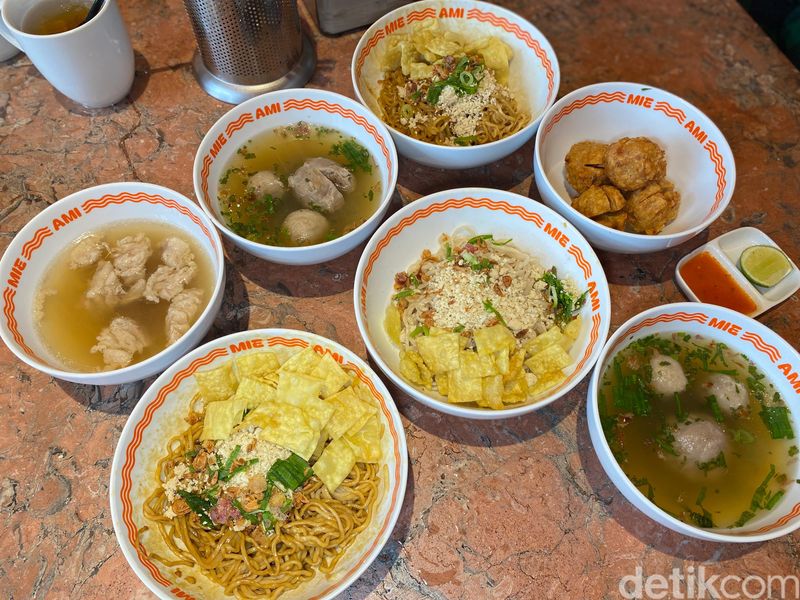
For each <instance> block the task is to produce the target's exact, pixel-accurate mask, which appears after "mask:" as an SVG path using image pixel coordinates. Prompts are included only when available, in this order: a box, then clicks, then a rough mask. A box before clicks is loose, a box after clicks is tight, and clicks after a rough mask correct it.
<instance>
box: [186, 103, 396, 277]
mask: <svg viewBox="0 0 800 600" xmlns="http://www.w3.org/2000/svg"><path fill="white" fill-rule="evenodd" d="M298 123H304V124H306V125H301V126H300V127H301V128H302V129H300V128H298V129H297V130H296V131H298V132H302V134H301V133H298V138H299V137H301V135H302V136H304V137H305V139H307V140H308V142H307V144H306V148H308V145H313V146H314V148H313V149H312V150H313V152H314V154H313V156H314V158H318V157H320V158H323V159H325V160H334V161H338V162H339V164H340V165H344V164H347V165H348V167H347V168H348V169H349V170H350V171H351V173H350V174H349V175H348V173H346V172H345V173H344V175H345V176H351V177H352V178H353V180H354V181H355V182H356V184H355V188H354V189H353V190H350V191H349V192H348V191H347V190H344V192H345V193H344V202H343V204H342V205H335V204H326V202H327V201H326V200H325V197H323V198H322V199H317V198H316V196H314V197H311V198H309V197H308V196H307V194H308V193H312V194H317V193H323V192H324V193H325V194H328V193H330V194H332V196H331V197H333V195H337V196H338V198H339V200H341V199H342V194H341V193H340V192H339V191H337V188H336V187H334V184H333V183H332V182H331V181H330V180H329V179H328V178H326V176H324V175H321V179H320V181H319V182H320V183H321V184H325V186H327V188H331V189H330V190H327V188H322V187H320V186H317V187H313V188H311V192H307V191H303V192H302V193H303V194H306V195H304V196H303V200H301V199H300V196H298V195H297V194H298V192H297V190H298V189H300V188H299V187H295V185H294V183H293V182H294V181H301V180H303V181H305V182H308V181H309V178H308V177H307V176H305V175H304V176H303V177H300V175H301V173H300V169H299V167H300V165H301V164H302V163H303V158H311V156H308V157H306V156H305V155H302V156H301V157H300V159H297V158H296V157H290V156H289V154H288V153H286V151H285V149H286V148H289V147H290V146H291V144H290V143H289V142H292V143H294V142H295V140H286V139H283V138H281V139H277V138H279V137H281V136H282V135H283V136H284V137H285V134H282V133H279V131H280V132H283V131H285V130H279V128H283V127H286V126H293V125H296V124H298ZM278 130H279V131H278ZM270 132H274V135H275V136H276V139H275V140H268V141H266V143H265V144H264V143H261V142H259V138H261V140H262V142H264V139H265V138H264V136H269V135H270ZM331 136H334V137H335V138H336V139H337V140H343V141H345V142H350V143H352V142H355V144H357V145H358V146H356V148H357V150H358V151H361V152H364V151H366V153H368V155H369V158H368V161H367V162H368V163H369V164H365V166H363V167H361V168H351V167H350V166H349V165H350V164H352V163H346V162H345V160H350V159H349V158H347V157H348V156H349V155H348V154H347V152H342V150H340V149H338V148H334V146H335V145H336V144H334V142H332V141H330V140H331ZM326 140H327V141H326ZM317 142H319V144H317ZM337 144H338V145H339V146H342V145H343V144H340V143H338V142H337ZM317 145H318V146H319V150H318V154H317V150H316V148H317ZM295 146H296V144H295ZM347 149H348V148H344V150H345V151H346V150H347ZM312 150H306V151H312ZM301 152H302V151H301ZM268 153H272V154H268ZM268 157H273V158H274V159H275V160H274V161H273V160H272V159H269V162H270V164H267V165H263V164H260V163H259V160H267V158H268ZM357 158H358V157H357ZM237 159H238V160H239V161H240V163H239V167H237V168H231V167H230V164H231V163H232V161H234V162H235V161H236V160H237ZM242 159H243V160H242ZM282 160H287V161H294V162H292V165H293V166H292V167H291V170H290V171H288V172H283V171H282V169H284V167H285V166H286V165H283V164H279V161H282ZM251 164H252V165H256V166H253V167H250V165H251ZM372 165H374V166H372ZM287 168H288V167H287ZM340 168H341V167H340ZM248 169H252V170H248ZM367 169H369V172H367ZM376 171H377V172H376ZM256 172H258V173H259V174H258V177H261V176H262V175H263V174H265V173H266V174H267V176H268V177H271V178H272V179H274V180H276V181H277V186H278V187H279V191H277V192H272V188H270V187H269V185H270V184H268V183H263V182H262V183H260V184H256V183H253V182H254V181H255V180H254V179H252V177H253V176H254V175H255V174H256ZM240 176H241V177H246V178H247V179H246V180H245V182H244V183H243V186H244V187H243V189H244V190H250V189H258V190H260V191H258V193H255V192H253V193H252V196H249V197H247V196H242V198H241V204H242V206H243V207H244V208H243V209H242V210H253V211H255V212H252V213H249V214H251V215H254V216H255V217H256V218H255V219H254V220H253V223H256V224H260V223H266V226H269V227H271V228H272V229H274V231H275V232H276V233H275V236H278V235H282V233H281V232H283V231H287V230H288V229H290V228H291V229H292V230H293V231H298V232H300V229H297V230H295V229H294V227H299V228H305V229H303V230H302V231H303V232H304V233H298V235H306V234H309V235H310V233H309V232H311V231H313V230H314V227H317V225H315V224H314V221H309V220H308V218H310V219H312V220H315V221H322V223H323V225H322V227H323V228H324V227H326V225H325V223H326V219H327V220H329V222H330V223H337V222H339V221H338V220H340V219H341V220H343V221H342V224H341V225H340V227H341V229H340V230H337V231H336V232H335V234H334V233H331V232H333V227H332V226H331V229H330V230H329V232H328V233H327V234H325V236H324V237H323V236H322V235H319V236H317V237H315V238H309V239H314V240H316V239H319V240H321V241H320V242H319V243H313V244H308V245H294V246H292V245H277V242H275V243H274V244H273V243H261V242H259V241H253V240H252V239H248V237H243V236H244V235H246V234H247V231H246V230H243V229H242V228H241V227H239V228H238V230H237V231H234V230H233V229H232V227H231V222H230V221H229V220H228V219H227V218H226V216H225V215H223V212H227V211H226V209H225V202H226V198H227V197H228V196H227V194H228V193H227V192H226V191H225V185H227V183H228V179H229V178H231V177H233V178H235V177H240ZM367 177H368V178H370V180H371V179H372V178H374V179H375V180H376V183H374V184H370V185H371V187H370V189H369V190H368V191H367V192H364V193H362V192H363V190H362V188H363V187H364V185H366V184H364V183H363V182H362V179H363V178H367ZM279 178H282V180H281V179H279ZM231 181H233V180H231ZM315 181H316V180H315ZM351 181H352V180H351ZM396 182H397V151H396V150H395V146H394V142H392V137H391V135H389V132H388V130H387V129H386V128H385V127H384V126H383V123H381V121H380V119H378V118H377V117H375V115H373V114H372V113H371V112H369V111H368V110H367V109H366V108H364V107H363V106H362V105H360V104H359V103H358V102H355V101H353V100H351V99H349V98H346V97H345V96H342V95H340V94H335V93H333V92H326V91H323V90H312V89H289V90H282V91H277V92H270V93H267V94H264V95H262V96H258V97H256V98H252V99H250V100H248V101H246V102H243V103H242V104H239V105H238V106H236V107H234V108H232V109H231V110H229V111H228V112H227V113H225V114H224V115H223V116H222V117H221V118H220V119H219V120H218V121H217V122H216V123H215V124H214V125H213V126H212V127H211V129H209V130H208V133H206V135H205V137H204V138H203V141H202V142H201V143H200V147H199V148H198V149H197V155H196V156H195V160H194V189H195V195H196V196H197V199H198V200H199V202H200V206H201V207H202V208H203V210H204V211H205V212H206V214H207V215H208V217H209V218H210V219H211V220H212V221H213V222H214V224H215V225H216V226H217V228H218V229H219V230H220V231H221V232H222V234H223V235H224V236H225V237H226V238H228V239H229V240H230V241H232V242H233V243H234V244H235V245H236V246H238V247H239V248H241V249H242V250H244V251H246V252H249V253H250V254H252V255H254V256H257V257H259V258H263V259H265V260H268V261H270V262H275V263H281V264H287V265H310V264H318V263H321V262H325V261H328V260H332V259H334V258H337V257H339V256H341V255H343V254H346V253H347V252H349V251H350V250H352V249H353V248H355V247H356V246H358V245H359V244H360V243H362V242H363V241H364V240H366V239H367V237H369V235H370V234H371V233H372V232H373V231H374V230H375V228H376V227H377V226H378V223H380V221H381V218H382V217H383V215H384V214H385V213H386V211H387V209H388V208H389V203H390V201H391V199H392V194H393V193H394V189H395V184H396ZM298 185H300V184H298ZM314 185H315V186H316V185H317V184H316V183H315V184H314ZM336 185H337V186H338V185H339V184H338V182H337V184H336ZM378 186H379V188H380V189H379V190H378ZM373 188H374V189H373ZM265 190H266V191H267V195H266V196H263V198H262V195H263V192H264V191H265ZM223 193H225V194H226V198H221V197H220V196H221V194H223ZM247 193H250V192H249V191H248V192H247ZM272 194H277V195H275V196H274V198H273V195H272ZM356 195H357V199H356ZM264 198H266V199H268V200H269V203H268V204H265V203H264V201H263V200H264ZM356 202H357V203H358V204H354V203H356ZM294 203H297V206H296V208H298V209H300V210H298V211H297V212H298V213H300V211H301V210H302V212H303V213H305V217H304V219H305V221H302V220H297V219H296V220H295V224H294V225H293V226H292V227H290V226H289V225H288V224H287V223H288V221H289V219H288V217H289V216H290V215H284V214H283V213H281V210H282V206H284V205H285V206H289V205H293V204H294ZM301 204H303V205H305V209H303V207H302V206H300V205H301ZM328 209H334V210H332V211H331V212H329V211H328ZM287 210H288V209H287ZM355 210H357V211H358V213H357V214H356V213H354V214H353V215H351V212H352V211H355ZM259 211H260V212H259ZM276 211H277V216H276V217H275V222H274V223H273V222H272V220H271V219H272V218H273V217H272V216H271V215H272V214H275V213H276ZM315 213H316V214H315ZM292 214H295V213H292ZM261 217H263V218H261ZM307 217H308V218H307ZM278 220H280V222H278ZM330 223H329V224H330ZM246 225H249V223H248V224H246ZM340 232H342V234H341V235H339V233H340ZM240 234H241V235H240ZM287 235H288V233H287ZM251 237H253V236H251ZM258 239H261V240H262V241H263V240H264V239H265V238H263V237H260V238H258ZM303 239H304V238H303ZM267 241H270V240H267Z"/></svg>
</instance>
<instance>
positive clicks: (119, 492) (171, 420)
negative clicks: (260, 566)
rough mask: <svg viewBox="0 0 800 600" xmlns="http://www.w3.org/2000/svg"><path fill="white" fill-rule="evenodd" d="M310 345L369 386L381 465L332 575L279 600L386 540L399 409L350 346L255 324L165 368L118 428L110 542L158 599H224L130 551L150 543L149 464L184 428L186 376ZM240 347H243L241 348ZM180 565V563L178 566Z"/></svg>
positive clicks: (302, 593) (394, 503) (402, 443)
mask: <svg viewBox="0 0 800 600" xmlns="http://www.w3.org/2000/svg"><path fill="white" fill-rule="evenodd" d="M309 345H311V346H312V347H313V348H314V349H315V350H316V351H318V352H320V353H323V352H330V353H331V354H332V355H333V357H334V358H335V359H336V360H338V361H339V362H340V363H341V364H342V365H343V366H345V367H347V368H349V369H352V370H353V371H355V373H356V375H357V376H358V377H359V379H360V380H361V381H363V382H364V383H366V384H367V386H368V387H369V388H370V389H371V391H372V394H373V397H374V398H375V400H376V402H377V403H378V404H379V405H380V407H381V410H380V411H379V417H380V419H381V422H382V424H383V438H382V439H381V448H382V451H383V456H384V457H385V462H384V465H385V467H386V469H385V470H384V473H385V474H386V475H385V476H384V477H383V483H382V485H381V489H380V495H379V499H378V501H377V504H376V509H375V510H376V512H375V515H374V517H373V522H372V523H371V524H370V525H369V526H368V527H367V529H365V530H364V531H363V532H362V533H360V534H359V537H358V538H357V539H356V541H355V543H354V545H353V546H351V547H350V549H349V550H348V551H347V554H346V556H344V557H343V558H342V560H341V561H340V563H339V566H337V568H336V571H335V572H334V573H333V575H332V576H331V578H326V577H324V576H323V575H321V574H318V575H317V576H316V577H315V578H314V579H312V580H310V581H309V582H306V583H304V584H302V585H301V586H300V587H298V588H296V589H294V590H292V591H289V592H286V593H285V594H284V595H282V596H281V599H282V600H299V599H301V598H302V599H306V598H311V597H313V598H316V599H318V600H327V599H330V598H333V597H335V596H336V595H337V594H339V593H341V592H343V591H344V590H345V589H346V588H347V587H348V586H349V585H350V584H352V583H353V582H354V581H355V580H356V579H358V577H359V576H360V575H361V574H362V573H363V572H364V571H365V570H366V569H367V567H369V565H370V563H372V561H373V560H375V558H376V557H377V556H378V553H380V551H381V548H382V547H383V545H384V544H385V543H386V541H387V540H388V539H389V536H390V535H391V533H392V529H393V528H394V525H395V523H396V522H397V517H398V516H399V514H400V509H401V507H402V503H403V495H404V493H405V487H406V477H407V471H408V455H407V451H406V439H405V432H404V431H403V424H402V421H401V420H400V414H399V413H398V412H397V408H396V407H395V405H394V402H393V401H392V398H391V396H390V395H389V392H388V390H387V389H386V387H385V386H384V385H383V383H382V382H381V380H380V379H379V378H378V376H377V375H376V374H375V373H374V372H373V371H372V369H370V368H369V366H368V365H367V364H366V363H365V362H364V361H363V360H361V359H360V358H359V357H358V356H356V355H355V354H353V353H352V352H351V351H350V350H348V349H347V348H345V347H344V346H341V345H339V344H337V343H335V342H332V341H331V340H328V339H326V338H323V337H321V336H318V335H314V334H313V333H306V332H301V331H293V330H290V329H259V330H254V331H242V332H239V333H234V334H231V335H228V336H225V337H222V338H219V339H217V340H214V341H212V342H209V343H208V344H205V345H204V346H202V347H200V348H197V349H196V350H195V351H194V352H192V353H190V354H188V355H186V356H184V357H183V358H181V359H180V360H178V361H177V362H176V363H175V364H174V365H172V366H171V367H170V368H169V369H168V370H167V371H166V372H164V373H163V374H162V375H161V376H160V377H159V378H158V379H156V381H155V382H154V383H153V385H151V386H150V388H148V390H147V391H146V392H145V393H144V395H143V396H142V399H141V400H140V401H139V403H138V404H137V405H136V407H135V408H134V409H133V412H131V415H130V417H129V418H128V422H127V423H126V424H125V428H124V429H123V430H122V435H121V436H120V439H119V442H118V443H117V449H116V451H115V452H114V462H113V464H112V466H111V485H110V488H109V498H110V502H111V518H112V521H113V524H114V532H115V533H116V535H117V541H118V542H119V545H120V547H121V548H122V553H123V554H124V556H125V558H126V560H127V561H128V564H130V566H131V568H132V569H133V571H134V572H135V573H136V575H137V576H138V577H139V579H141V580H142V582H143V583H144V584H145V585H146V586H147V587H148V588H150V590H152V591H153V593H155V594H156V596H158V597H159V598H162V599H172V598H192V597H194V598H206V599H210V598H223V597H224V598H229V597H230V596H225V595H224V594H223V593H222V589H221V588H220V587H219V586H217V585H215V584H213V583H212V582H211V581H209V580H208V579H206V578H205V577H204V576H203V575H202V574H200V573H199V572H192V575H195V576H196V579H197V582H196V583H195V584H191V583H189V582H188V581H187V580H186V579H185V578H183V579H178V578H176V576H175V573H174V571H175V569H167V568H164V567H163V565H161V564H160V563H154V562H153V561H151V560H149V559H148V558H147V557H146V556H145V555H144V554H143V553H141V552H139V551H138V550H137V544H138V543H141V544H143V545H144V547H145V548H147V547H148V544H149V543H151V542H149V541H148V539H147V538H143V539H140V537H139V533H138V532H139V531H140V528H141V527H142V526H143V525H145V524H146V523H145V518H144V516H143V514H142V504H143V502H144V499H145V498H146V497H147V496H148V495H149V494H150V493H151V492H152V491H154V486H155V483H156V482H155V477H154V475H153V473H154V472H155V468H156V464H157V463H158V460H159V458H160V457H161V456H162V455H163V453H164V451H165V447H166V442H167V440H168V439H169V438H170V437H171V436H172V435H173V434H174V433H177V431H178V430H180V429H182V428H185V427H186V422H185V421H184V420H183V418H184V417H185V416H186V414H187V411H188V407H189V402H190V400H191V398H192V396H193V394H194V391H195V389H196V387H195V382H194V377H192V375H193V374H194V372H195V371H196V370H197V369H199V368H203V369H206V368H213V367H215V366H219V364H220V363H223V362H225V361H227V360H230V358H231V356H232V355H233V354H234V353H238V352H250V351H252V350H251V349H255V351H258V350H257V349H258V348H268V349H269V350H270V351H274V352H279V353H284V354H286V355H288V354H290V353H294V352H299V351H300V350H301V349H302V348H305V347H307V346H309ZM246 348H247V349H246ZM183 570H184V571H187V569H185V568H184V569H183Z"/></svg>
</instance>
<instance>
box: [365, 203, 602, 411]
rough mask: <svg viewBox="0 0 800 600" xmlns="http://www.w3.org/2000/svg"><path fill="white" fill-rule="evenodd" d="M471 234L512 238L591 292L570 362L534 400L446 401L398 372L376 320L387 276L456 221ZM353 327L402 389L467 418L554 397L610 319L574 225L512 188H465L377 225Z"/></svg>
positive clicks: (595, 264) (585, 365)
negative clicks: (489, 404) (493, 404)
mask: <svg viewBox="0 0 800 600" xmlns="http://www.w3.org/2000/svg"><path fill="white" fill-rule="evenodd" d="M464 225H467V226H471V227H472V228H473V229H475V231H476V232H477V233H492V234H494V235H496V236H497V237H498V238H502V239H505V238H512V239H513V244H514V245H515V246H516V247H517V248H519V249H521V250H524V251H526V252H528V253H529V254H531V255H532V256H535V257H538V258H539V259H540V261H541V263H542V265H543V266H544V267H549V266H550V265H554V266H556V267H557V268H558V274H559V276H560V277H570V278H572V279H573V280H574V281H575V282H576V284H577V285H578V287H579V288H580V289H589V290H590V298H589V300H588V301H587V302H586V304H585V305H584V306H583V309H582V310H581V312H580V315H581V317H582V320H583V327H582V330H581V332H580V334H579V336H578V338H577V339H576V341H575V343H574V344H573V346H572V348H571V349H570V355H571V356H572V357H573V358H574V363H573V364H572V365H571V366H570V367H568V368H567V369H568V371H566V375H567V377H566V379H565V380H564V381H563V382H562V383H561V384H560V385H558V386H556V387H555V388H553V389H552V390H550V391H549V392H548V393H547V394H546V395H545V396H544V397H542V398H540V399H539V400H537V401H536V402H533V403H529V404H522V405H519V406H514V407H512V408H505V409H500V410H493V409H488V408H479V407H474V408H473V407H469V406H464V405H460V404H452V403H450V402H447V401H446V400H445V399H444V398H443V397H442V396H440V395H439V394H436V393H433V392H430V391H427V390H422V389H419V388H417V387H415V386H414V385H412V384H411V383H409V382H408V381H406V380H405V379H404V378H403V377H402V376H401V375H400V369H399V364H400V355H399V354H400V352H399V349H398V348H397V346H395V344H394V343H393V342H392V341H391V340H390V339H389V336H388V335H387V334H386V330H385V328H384V326H383V322H384V316H385V312H386V307H387V306H388V305H389V301H390V298H391V296H392V295H393V294H394V293H395V292H394V289H393V285H394V275H395V273H398V272H400V271H405V270H406V269H407V268H408V267H409V266H410V265H411V264H412V263H414V262H415V261H417V260H419V256H420V254H421V253H422V251H423V250H424V249H426V248H427V249H429V250H431V251H434V250H435V249H436V248H438V247H439V237H440V236H441V234H443V233H447V234H450V233H452V232H453V231H454V230H455V229H456V228H458V227H461V226H464ZM353 288H354V289H353V291H354V294H355V299H354V300H355V311H356V321H357V322H358V329H359V331H360V332H361V337H363V338H364V342H365V343H366V345H367V348H368V349H369V353H370V354H371V355H372V358H373V359H375V362H377V363H378V366H380V368H381V370H382V371H383V372H384V373H386V375H387V376H388V377H389V379H391V380H392V381H393V382H394V383H395V384H396V385H397V386H398V387H399V388H400V389H401V390H403V391H404V392H406V393H407V394H409V395H410V396H411V397H413V398H414V399H416V400H418V401H420V402H422V403H423V404H425V405H426V406H429V407H430V408H434V409H436V410H439V411H442V412H444V413H448V414H451V415H456V416H459V417H466V418H470V419H503V418H506V417H514V416H518V415H523V414H526V413H529V412H533V411H535V410H537V409H539V408H541V407H543V406H546V405H548V404H550V403H551V402H553V401H555V400H556V399H558V398H560V397H561V396H563V395H564V394H566V393H567V392H569V391H570V390H571V389H572V388H573V387H575V386H576V385H577V384H578V383H579V382H580V380H581V379H582V378H583V377H584V375H586V374H587V373H588V372H589V371H590V370H591V368H592V365H594V363H595V361H596V360H597V357H598V356H600V350H601V348H602V346H603V341H604V340H605V339H606V335H607V334H608V327H609V323H610V321H611V300H610V298H609V293H608V283H607V281H606V276H605V273H604V272H603V267H602V266H601V265H600V261H599V260H598V259H597V256H596V255H595V253H594V251H593V250H592V248H591V246H589V243H588V242H587V241H586V240H585V239H584V238H583V236H582V235H581V234H580V232H579V231H578V230H577V229H575V228H574V227H573V226H572V225H570V224H569V223H567V222H566V221H565V220H564V219H563V218H561V217H560V216H559V215H558V214H556V213H554V212H553V211H552V210H550V209H548V208H547V207H546V206H542V205H541V204H539V203H538V202H535V201H533V200H531V199H530V198H525V197H523V196H519V195H517V194H513V193H511V192H504V191H500V190H493V189H487V188H465V189H458V190H446V191H443V192H438V193H436V194H432V195H430V196H426V197H424V198H420V199H419V200H415V201H414V202H412V203H411V204H409V205H407V206H405V207H403V208H402V209H400V210H399V211H397V212H396V213H395V214H393V215H392V216H391V217H389V218H388V219H387V220H386V222H384V223H383V225H381V227H380V228H379V229H378V231H376V232H375V235H373V236H372V238H371V239H370V241H369V242H368V243H367V246H366V248H365V249H364V253H363V254H362V255H361V260H360V261H359V262H358V269H357V270H356V279H355V282H354V285H353Z"/></svg>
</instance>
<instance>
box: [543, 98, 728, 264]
mask: <svg viewBox="0 0 800 600" xmlns="http://www.w3.org/2000/svg"><path fill="white" fill-rule="evenodd" d="M533 168H534V174H535V177H536V186H537V188H538V190H539V194H540V195H541V197H542V200H543V201H544V203H545V204H547V205H548V206H550V207H551V208H553V209H555V210H556V211H558V212H559V213H561V214H562V215H563V216H564V217H565V218H567V219H568V220H569V221H570V222H571V223H573V224H574V225H575V226H576V227H577V228H578V229H579V230H580V231H581V233H583V235H584V236H586V237H587V238H588V240H589V241H590V242H591V243H592V245H594V246H596V247H598V248H601V249H603V250H610V251H612V252H620V253H626V254H635V253H641V252H657V251H660V250H664V249H666V248H670V247H673V246H676V245H678V244H681V243H683V242H685V241H686V240H688V239H690V238H691V237H693V236H695V235H697V234H698V233H699V232H700V231H702V230H703V229H705V228H706V227H708V226H709V225H710V224H711V223H712V222H713V221H715V220H716V219H717V218H718V217H719V216H720V215H721V214H722V212H723V211H724V210H725V208H726V207H727V205H728V203H729V202H730V199H731V196H732V195H733V189H734V185H735V183H736V166H735V164H734V159H733V154H732V152H731V149H730V146H729V145H728V142H727V141H726V140H725V137H724V136H723V135H722V132H721V131H720V130H719V129H718V128H717V127H716V125H714V123H713V122H712V121H711V120H710V119H709V118H708V117H707V116H706V115H704V114H703V113H702V112H701V111H700V110H699V109H697V108H696V107H695V106H693V105H692V104H690V103H688V102H686V101H685V100H683V99H681V98H679V97H678V96H675V95H674V94H671V93H669V92H666V91H664V90H660V89H658V88H654V87H648V86H646V85H643V84H638V83H599V84H595V85H590V86H587V87H583V88H580V89H578V90H575V91H574V92H572V93H570V94H567V95H566V96H564V97H563V98H562V99H561V100H559V101H558V102H556V103H555V105H553V107H552V108H551V109H550V110H549V111H548V112H547V114H546V115H545V116H544V118H543V119H542V124H541V126H540V127H539V131H538V133H537V135H536V147H535V150H534V158H533Z"/></svg>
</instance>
